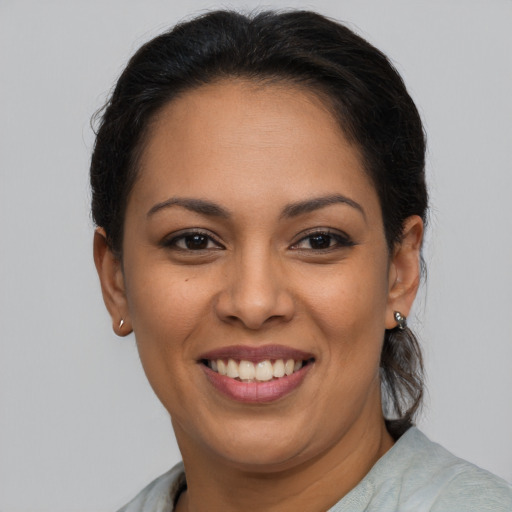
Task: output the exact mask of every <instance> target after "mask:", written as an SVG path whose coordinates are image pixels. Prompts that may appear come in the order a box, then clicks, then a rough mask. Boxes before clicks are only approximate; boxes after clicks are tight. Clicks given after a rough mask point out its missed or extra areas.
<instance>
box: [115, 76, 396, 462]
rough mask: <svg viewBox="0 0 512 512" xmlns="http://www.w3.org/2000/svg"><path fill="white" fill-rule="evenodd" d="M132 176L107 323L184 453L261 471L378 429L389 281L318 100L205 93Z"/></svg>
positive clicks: (361, 199)
mask: <svg viewBox="0 0 512 512" xmlns="http://www.w3.org/2000/svg"><path fill="white" fill-rule="evenodd" d="M140 164H141V168H140V176H139V178H138V180H137V182H136V184H135V185H134V188H133V190H132V192H131V195H130V197H129V200H128V206H127V211H126V219H125V237H124V241H123V269H122V277H121V278H120V281H122V284H121V285H120V287H121V288H122V299H120V300H119V304H118V310H119V311H120V312H121V313H122V315H123V316H124V317H125V318H126V319H127V321H128V322H129V323H130V326H131V327H132V328H133V330H134V332H135V335H136V339H137V345H138V349H139V352H140V358H141V361H142V364H143V367H144V370H145V372H146V374H147V377H148V379H149V381H150V383H151V385H152V387H153V389H154V390H155V392H156V394H157V395H158V397H159V399H160V400H161V401H162V403H163V404H164V406H165V407H166V408H167V410H168V411H169V413H170V414H171V417H172V421H173V425H174V428H175V431H176V435H177V439H178V442H179V444H180V447H181V449H182V451H183V452H185V453H187V451H189V452H191V451H193V450H197V451H200V452H201V453H202V454H205V456H207V457H210V458H213V459H215V460H218V461H223V462H226V463H229V464H233V465H234V466H237V467H252V468H264V469H266V470H268V469H269V468H282V467H287V466H291V465H293V464H295V463H299V462H300V461H304V460H307V459H313V458H314V457H316V456H317V455H318V454H320V453H323V452H325V451H326V450H329V449H330V448H333V447H337V446H343V445H344V443H347V442H348V441H347V440H348V439H355V438H357V436H361V435H363V434H364V433H365V432H366V431H368V429H369V427H368V425H374V424H380V423H382V413H381V405H380V383H379V378H378V375H379V358H380V352H381V346H382V341H383V337H384V330H385V328H386V325H387V323H389V321H390V320H389V319H390V317H392V311H393V309H394V307H395V304H394V302H393V301H394V298H393V291H392V290H393V283H394V281H396V276H395V273H396V269H395V268H394V262H393V260H392V259H390V255H389V251H388V248H387V245H386V240H385V237H384V229H383V222H382V216H381V210H380V205H379V200H378V197H377V194H376V191H375V189H374V188H373V186H372V184H371V182H370V180H369V179H368V177H367V176H366V174H365V172H364V170H363V165H362V161H361V157H360V155H359V153H358V151H357V149H356V148H355V147H354V146H353V145H351V144H350V143H349V142H348V141H347V139H346V138H345V137H344V135H343V133H342V132H341V131H340V129H339V127H338V125H337V123H336V122H335V120H334V119H333V118H332V117H331V115H330V114H329V112H328V109H327V108H326V107H325V106H324V104H323V103H322V102H321V100H320V99H318V98H317V97H316V96H315V95H313V94H312V93H310V92H307V91H304V90H301V89H299V88H297V87H291V86H289V85H276V84H273V85H261V84H260V85H255V84H252V83H249V82H243V81H226V82H219V83H217V84H214V85H208V86H203V87H201V88H199V89H197V90H194V91H192V92H188V93H186V94H184V95H183V96H181V97H180V98H179V99H177V100H175V101H173V102H172V103H171V104H169V105H167V106H166V107H165V108H164V109H163V111H162V112H161V113H160V115H159V116H158V118H157V119H156V120H155V122H154V123H153V124H152V126H151V130H150V132H149V135H148V139H147V144H146V145H145V148H144V151H143V155H142V160H141V163H140ZM123 301H124V302H123ZM121 310H122V311H121ZM388 327H389V326H388ZM290 361H292V362H290ZM225 372H227V375H223V373H225ZM237 375H238V377H237Z"/></svg>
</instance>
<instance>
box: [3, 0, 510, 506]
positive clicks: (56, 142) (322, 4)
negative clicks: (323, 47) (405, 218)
mask: <svg viewBox="0 0 512 512" xmlns="http://www.w3.org/2000/svg"><path fill="white" fill-rule="evenodd" d="M219 5H221V4H218V3H215V2H205V1H188V2H177V1H159V0H144V1H129V0H113V1H99V0H89V1H87V2H85V1H82V2H69V1H64V0H62V1H49V0H48V1H35V0H31V1H30V0H26V1H14V0H10V1H9V0H0V147H1V149H0V180H1V181H0V510H1V511H3V512H25V511H27V512H28V511H30V512H43V511H48V512H49V511H52V512H74V511H84V512H85V511H87V512H91V511H99V512H103V511H105V512H106V511H113V510H116V509H117V507H119V506H120V505H122V504H123V503H124V502H125V501H127V500H128V499H129V498H131V497H132V496H133V495H134V494H135V492H138V490H140V488H141V487H142V486H143V485H144V484H145V483H147V482H148V481H149V480H150V479H152V478H154V477H155V476H157V475H158V474H160V473H162V472H164V471H165V470H166V469H168V468H169V467H170V466H171V465H173V464H174V463H175V462H176V461H177V460H178V459H179V454H178V451H177V448H176V445H175V441H174V438H173V435H172V432H171V426H170V421H169V419H168V417H167V414H166V412H165V411H164V409H163V407H162V406H161V405H160V404H159V402H157V400H156V398H154V397H153V394H152V392H151V390H150V389H149V385H148V384H147V383H146V381H145V377H144V375H143V373H142V370H141V368H140V364H139V361H138V357H137V353H136V350H135V344H134V339H133V337H129V338H127V339H123V340H121V339H118V338H116V337H115V335H114V334H113V333H112V332H111V328H110V319H109V317H108V316H107V314H106V311H105V310H104V307H103V303H102V300H101V297H100V290H99V285H98V282H97V278H96V275H95V270H94V268H93V261H92V252H91V249H92V232H93V227H92V223H91V221H90V218H89V205H88V201H89V190H88V181H87V180H88V178H87V171H88V161H89V155H90V151H91V146H92V141H93V138H92V132H91V129H90V127H89V118H90V116H91V115H92V113H93V112H94V111H95V110H96V109H97V108H98V107H99V106H100V105H101V104H102V103H103V101H104V100H105V98H106V95H107V93H108V91H109V89H110V87H111V86H112V84H113V82H114V80H115V78H116V77H117V76H118V74H119V73H120V71H121V69H122V67H123V65H124V64H125V62H126V60H127V58H128V57H129V56H130V55H131V54H132V53H133V51H135V50H136V49H137V47H138V46H140V44H142V43H143V42H145V41H146V40H148V39H149V38H150V37H151V36H153V35H156V34H157V33H158V32H159V31H161V30H162V29H164V28H166V27H168V26H169V25H171V24H174V23H175V22H176V21H177V20H179V19H181V18H183V17H184V16H188V15H190V14H194V13H196V14H197V13H199V12H202V10H203V9H207V8H212V7H218V6H219ZM229 5H232V6H236V7H240V8H243V7H246V8H247V7H249V8H254V7H256V6H258V5H262V4H258V3H257V2H252V1H248V2H238V3H236V2H233V3H231V4H226V3H223V4H222V6H229ZM263 5H266V6H268V7H276V6H279V7H304V8H314V9H316V10H318V11H320V12H322V13H324V14H328V15H330V16H333V17H335V18H337V19H339V20H346V21H348V22H349V24H350V26H352V27H353V28H354V29H356V31H357V32H359V33H360V34H362V35H363V36H365V37H367V38H368V39H369V40H370V41H371V42H372V43H374V44H376V45H377V46H378V47H379V48H381V49H382V50H384V51H385V52H386V53H387V54H388V55H389V56H390V57H391V58H392V59H393V60H394V62H395V63H396V65H397V67H398V69H399V71H400V72H401V73H402V74H403V76H404V79H405V81H406V83H407V84H408V86H409V89H410V91H411V93H412V95H413V97H414V99H415V100H416V101H417V103H418V105H419V108H420V110H421V113H422V115H423V118H424V121H425V125H426V129H427V131H428V134H429V163H428V179H429V184H430V190H431V196H432V213H431V222H430V228H429V235H428V240H427V245H426V248H425V257H426V260H427V264H428V268H429V272H428V273H429V276H428V285H427V286H426V287H424V289H423V291H422V293H421V295H420V297H419V301H418V303H417V308H416V317H417V318H416V319H415V321H414V324H415V327H416V329H417V331H418V332H419V334H420V337H421V340H422V344H423V347H424V351H425V356H426V361H427V371H428V389H429V395H428V397H427V405H426V407H425V411H424V414H423V416H422V419H421V421H420V426H421V428H422V429H423V430H424V431H425V432H426V433H427V434H428V435H430V436H431V437H432V438H433V439H435V440H436V441H438V442H440V443H441V444H443V445H445V446H446V447H447V448H449V449H450V450H452V451H453V452H455V453H456V454H457V455H460V456H462V457H464V458H466V459H469V460H471V461H473V462H475V463H477V464H479V465H481V466H483V467H485V468H487V469H490V470H491V471H493V472H495V473H498V474H499V475H501V476H503V477H504V478H506V479H508V480H509V481H512V436H511V432H512V400H511V398H510V396H511V390H512V371H511V366H512V365H511V362H512V269H511V264H512V201H511V200H510V195H511V193H512V173H511V160H512V159H511V155H510V151H511V145H512V98H511V93H510V90H511V89H512V88H511V84H512V57H511V49H512V31H511V27H512V2H511V1H510V0H429V1H426V0H425V1H423V2H420V1H414V0H401V1H400V0H373V1H364V0H360V1H355V0H354V1H349V0H345V1H343V0H339V1H333V0H332V1H327V0H324V1H320V0H319V1H317V2H314V3H312V2H302V1H296V2H294V1H291V0H290V1H289V2H286V3H284V2H280V1H272V2H267V3H266V4H263Z"/></svg>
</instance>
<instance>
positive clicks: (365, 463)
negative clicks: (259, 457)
mask: <svg viewBox="0 0 512 512" xmlns="http://www.w3.org/2000/svg"><path fill="white" fill-rule="evenodd" d="M367 419H368V418H366V420H367ZM363 425H364V427H363V428H358V427H359V426H358V425H354V427H353V428H351V429H350V431H349V432H347V433H346V434H345V435H344V436H343V437H342V438H341V439H340V440H339V441H338V442H337V443H335V444H334V445H333V446H331V447H330V448H329V450H327V451H326V452H325V453H321V454H318V455H317V456H316V457H315V458H313V459H308V460H305V461H301V462H300V463H298V464H296V465H293V466H290V467H285V468H277V469H276V468H273V470H270V471H269V470H268V468H265V469H266V470H261V469H259V470H257V469H254V468H250V469H247V468H240V467H238V466H236V465H232V464H230V463H229V462H227V461H224V460H221V459H219V457H217V456H215V455H208V454H207V453H205V451H204V450H201V449H198V448H197V446H195V445H194V444H193V443H191V444H190V445H189V444H188V443H185V444H183V443H180V448H181V451H182V454H183V460H184V463H185V468H186V474H187V483H188V490H187V491H186V492H185V493H184V494H183V495H182V497H181V498H180V500H179V502H178V506H177V508H176V512H206V511H209V512H211V511H221V510H222V511H223V512H235V511H239V510H251V511H254V512H263V511H265V512H288V511H290V512H291V511H294V512H295V511H297V510H301V511H303V512H317V511H318V510H327V509H329V508H330V507H331V506H333V505H334V504H335V503H337V502H338V501H339V500H340V499H341V498H342V497H343V496H345V495H346V494H347V493H348V492H349V491H350V490H351V489H353V488H354V487H355V486H356V485H357V484H358V483H359V482H360V481H361V480H362V479H363V478H364V476H365V475H366V474H367V473H368V471H369V470H370V469H371V467H372V466H373V465H374V464H375V462H377V460H378V459H379V458H380V457H382V455H383V454H384V453H386V451H388V450H389V449H390V448H391V446H392V445H393V439H392V438H391V436H390V435H389V433H388V432H387V430H386V428H385V424H384V421H383V419H382V418H380V421H378V422H365V423H364V424H363ZM176 434H177V437H178V439H179V438H180V437H181V436H180V435H179V429H177V431H176Z"/></svg>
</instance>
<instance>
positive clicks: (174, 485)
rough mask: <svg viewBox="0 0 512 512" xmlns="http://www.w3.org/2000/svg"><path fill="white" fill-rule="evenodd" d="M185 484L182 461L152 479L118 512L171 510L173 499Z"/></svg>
mask: <svg viewBox="0 0 512 512" xmlns="http://www.w3.org/2000/svg"><path fill="white" fill-rule="evenodd" d="M185 485H186V483H185V472H184V469H183V463H181V462H180V463H179V464H177V465H176V466H174V467H173V468H172V469H171V470H169V471H167V473H164V474H163V475H161V476H159V477H158V478H156V479H155V480H153V481H152V482H151V483H150V484H149V485H147V486H146V487H145V488H144V489H142V491H140V493H139V494H137V496H136V497H135V498H134V499H133V500H132V501H130V502H129V503H127V504H126V505H125V506H124V507H122V508H121V509H119V510H118V512H172V511H173V509H174V501H175V499H176V498H177V495H178V494H179V492H180V491H181V490H182V489H183V487H184V486H185Z"/></svg>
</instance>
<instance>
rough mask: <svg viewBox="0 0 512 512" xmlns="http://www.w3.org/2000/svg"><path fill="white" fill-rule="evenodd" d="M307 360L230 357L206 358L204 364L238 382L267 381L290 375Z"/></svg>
mask: <svg viewBox="0 0 512 512" xmlns="http://www.w3.org/2000/svg"><path fill="white" fill-rule="evenodd" d="M308 362H310V360H306V361H303V360H301V359H299V360H297V361H295V360H294V359H286V360H284V359H277V360H275V361H271V360H269V359H265V360H263V361H259V362H256V363H254V362H253V361H246V360H241V361H235V360H234V359H231V358H230V359H227V360H225V359H211V360H206V361H205V364H206V365H207V366H208V368H210V369H211V370H213V371H214V372H216V373H218V374H219V375H223V376H224V375H225V376H226V377H229V378H230V379H236V380H238V381H240V382H268V381H270V380H274V379H281V378H283V377H285V376H290V375H292V374H293V373H295V372H298V371H299V370H300V369H301V368H302V367H303V366H304V365H306V364H308Z"/></svg>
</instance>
